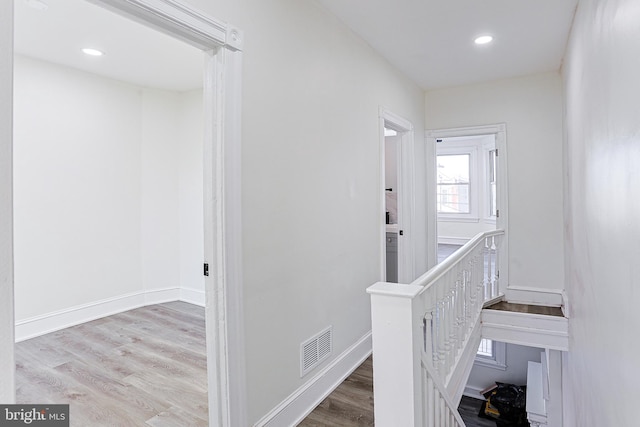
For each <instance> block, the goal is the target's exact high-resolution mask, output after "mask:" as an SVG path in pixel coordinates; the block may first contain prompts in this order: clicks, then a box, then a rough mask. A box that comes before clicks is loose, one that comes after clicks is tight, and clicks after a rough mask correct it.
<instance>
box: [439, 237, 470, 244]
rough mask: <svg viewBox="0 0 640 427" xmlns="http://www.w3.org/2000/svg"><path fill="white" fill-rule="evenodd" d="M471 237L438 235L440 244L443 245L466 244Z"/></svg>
mask: <svg viewBox="0 0 640 427" xmlns="http://www.w3.org/2000/svg"><path fill="white" fill-rule="evenodd" d="M469 240H471V239H467V238H466V237H446V236H438V244H441V245H460V246H462V245H464V244H465V243H467V242H468V241H469Z"/></svg>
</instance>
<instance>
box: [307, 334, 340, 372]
mask: <svg viewBox="0 0 640 427" xmlns="http://www.w3.org/2000/svg"><path fill="white" fill-rule="evenodd" d="M332 349H333V333H332V330H331V326H329V327H328V328H327V329H325V330H324V331H322V332H320V333H319V334H317V335H315V336H314V337H312V338H309V339H308V340H307V341H305V342H303V343H302V344H300V376H301V377H303V376H305V375H306V374H307V373H308V372H309V371H311V370H312V369H313V368H315V367H316V366H318V365H319V364H320V363H321V362H322V361H323V360H324V359H326V358H327V357H329V355H330V354H331V351H332Z"/></svg>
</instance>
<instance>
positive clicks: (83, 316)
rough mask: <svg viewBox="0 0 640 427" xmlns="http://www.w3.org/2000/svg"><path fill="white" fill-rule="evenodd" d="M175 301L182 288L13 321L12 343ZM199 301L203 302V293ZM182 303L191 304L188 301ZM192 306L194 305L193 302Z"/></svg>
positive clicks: (138, 293) (147, 293) (143, 293)
mask: <svg viewBox="0 0 640 427" xmlns="http://www.w3.org/2000/svg"><path fill="white" fill-rule="evenodd" d="M187 295H189V296H190V297H193V298H194V300H195V299H197V297H196V296H195V295H191V294H189V293H187ZM177 300H182V289H181V288H167V289H152V290H147V291H140V292H134V293H130V294H125V295H119V296H117V297H113V298H106V299H103V300H100V301H94V302H91V303H88V304H82V305H77V306H75V307H70V308H66V309H64V310H59V311H54V312H51V313H47V314H43V315H40V316H35V317H31V318H28V319H23V320H18V321H16V330H15V340H16V342H20V341H24V340H27V339H29V338H35V337H37V336H40V335H44V334H48V333H50V332H54V331H58V330H60V329H64V328H68V327H70V326H75V325H79V324H81V323H85V322H90V321H92V320H96V319H100V318H102V317H106V316H111V315H113V314H117V313H122V312H123V311H127V310H133V309H134V308H139V307H143V306H146V305H151V304H161V303H164V302H169V301H177ZM202 300H203V301H204V292H203V295H202ZM184 301H186V302H192V301H190V300H184ZM192 303H193V304H196V302H192ZM199 305H204V304H199Z"/></svg>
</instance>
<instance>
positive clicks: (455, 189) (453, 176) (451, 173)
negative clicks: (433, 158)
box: [437, 154, 471, 214]
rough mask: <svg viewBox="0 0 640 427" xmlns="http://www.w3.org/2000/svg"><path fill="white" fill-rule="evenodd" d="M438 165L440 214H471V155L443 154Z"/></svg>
mask: <svg viewBox="0 0 640 427" xmlns="http://www.w3.org/2000/svg"><path fill="white" fill-rule="evenodd" d="M437 162H438V163H437V165H438V181H437V182H438V187H437V188H438V190H437V209H438V213H453V214H469V213H471V197H470V193H471V180H470V176H471V170H470V166H471V155H470V154H441V155H438V156H437Z"/></svg>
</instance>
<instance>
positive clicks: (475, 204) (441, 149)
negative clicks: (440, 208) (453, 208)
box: [436, 141, 480, 222]
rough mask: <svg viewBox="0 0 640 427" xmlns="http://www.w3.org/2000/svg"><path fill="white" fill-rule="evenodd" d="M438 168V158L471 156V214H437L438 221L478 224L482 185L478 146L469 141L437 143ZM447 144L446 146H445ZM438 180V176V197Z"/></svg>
mask: <svg viewBox="0 0 640 427" xmlns="http://www.w3.org/2000/svg"><path fill="white" fill-rule="evenodd" d="M436 144H437V145H436V166H437V164H438V156H452V155H468V156H469V212H468V213H448V212H437V210H436V215H437V216H438V219H440V220H445V221H459V222H478V221H479V220H480V217H479V212H480V209H479V200H478V199H479V197H478V195H479V193H480V191H479V190H480V183H479V179H478V144H477V143H471V144H470V143H469V142H468V141H453V142H438V143H436ZM445 144H446V145H445ZM437 188H438V179H437V174H436V197H437Z"/></svg>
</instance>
